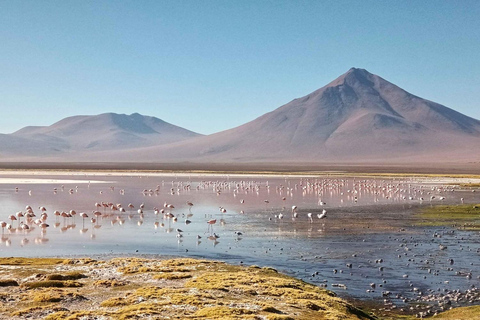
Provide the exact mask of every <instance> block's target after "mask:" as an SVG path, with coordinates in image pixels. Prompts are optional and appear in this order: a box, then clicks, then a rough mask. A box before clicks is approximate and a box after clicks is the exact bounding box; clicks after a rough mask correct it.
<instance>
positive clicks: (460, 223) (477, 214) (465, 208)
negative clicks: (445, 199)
mask: <svg viewBox="0 0 480 320" xmlns="http://www.w3.org/2000/svg"><path fill="white" fill-rule="evenodd" d="M416 218H417V219H418V222H417V225H421V226H456V227H457V228H461V229H467V230H468V229H470V230H475V229H478V228H480V204H463V205H441V206H433V207H427V208H422V209H421V210H420V211H419V213H418V214H417V215H416Z"/></svg>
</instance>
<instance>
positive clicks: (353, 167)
mask: <svg viewBox="0 0 480 320" xmlns="http://www.w3.org/2000/svg"><path fill="white" fill-rule="evenodd" d="M0 170H2V171H3V170H66V171H72V170H75V171H90V170H93V171H99V170H100V171H101V170H103V171H107V172H108V171H138V172H142V171H155V172H158V171H161V172H164V173H171V172H186V173H195V172H197V173H202V172H216V173H229V174H234V173H259V172H260V173H270V172H273V173H279V174H291V173H304V174H316V173H318V172H327V173H328V172H330V173H332V174H335V173H341V174H359V173H362V174H364V173H366V174H418V175H432V174H433V175H437V174H441V175H446V174H454V175H480V162H468V163H441V162H439V163H428V162H425V163H423V162H422V163H413V164H408V165H406V164H403V163H373V162H372V163H333V162H332V163H300V164H299V163H292V162H286V163H280V162H278V163H248V162H245V163H190V162H180V163H141V162H117V163H110V162H108V163H107V162H106V163H103V162H1V161H0Z"/></svg>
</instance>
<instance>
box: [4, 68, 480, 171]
mask: <svg viewBox="0 0 480 320" xmlns="http://www.w3.org/2000/svg"><path fill="white" fill-rule="evenodd" d="M24 145H25V146H26V145H28V146H30V147H27V148H24V147H23V146H24ZM112 150H113V151H114V152H112ZM2 159H20V161H23V160H24V159H27V160H28V161H92V162H97V161H98V162H99V161H101V162H109V161H112V162H133V163H135V162H145V163H147V162H148V163H276V164H279V163H290V164H292V163H294V164H302V163H303V164H305V163H308V164H315V163H352V164H355V163H366V162H367V163H405V164H407V163H411V162H424V163H428V162H431V161H433V162H437V163H438V162H459V161H460V162H462V161H463V162H466V161H469V162H477V163H480V121H478V120H476V119H473V118H470V117H468V116H465V115H463V114H461V113H459V112H456V111H454V110H452V109H450V108H447V107H445V106H442V105H440V104H438V103H435V102H432V101H429V100H425V99H422V98H420V97H417V96H415V95H412V94H410V93H408V92H406V91H405V90H403V89H401V88H399V87H398V86H396V85H394V84H392V83H390V82H388V81H386V80H384V79H382V78H381V77H379V76H377V75H374V74H371V73H369V72H368V71H366V70H364V69H357V68H352V69H350V70H349V71H348V72H346V73H345V74H343V75H341V76H340V77H338V78H337V79H335V80H334V81H332V82H330V83H329V84H327V85H326V86H324V87H322V88H320V89H318V90H316V91H314V92H312V93H310V94H308V95H306V96H304V97H302V98H298V99H295V100H293V101H291V102H289V103H287V104H285V105H283V106H281V107H279V108H277V109H276V110H273V111H271V112H269V113H266V114H264V115H262V116H260V117H258V118H257V119H255V120H253V121H250V122H248V123H246V124H244V125H241V126H239V127H236V128H233V129H229V130H225V131H222V132H218V133H215V134H212V135H208V136H201V135H199V134H196V133H194V132H191V131H188V130H186V129H182V128H179V127H176V126H174V125H171V124H168V123H166V122H164V121H162V120H160V119H157V118H153V117H146V116H142V115H139V114H132V115H129V116H128V115H119V114H113V113H107V114H101V115H98V116H75V117H70V118H66V119H64V120H61V121H59V122H57V123H55V124H53V125H51V126H48V127H26V128H23V129H21V130H19V131H17V132H15V133H13V134H11V135H0V161H1V160H2Z"/></svg>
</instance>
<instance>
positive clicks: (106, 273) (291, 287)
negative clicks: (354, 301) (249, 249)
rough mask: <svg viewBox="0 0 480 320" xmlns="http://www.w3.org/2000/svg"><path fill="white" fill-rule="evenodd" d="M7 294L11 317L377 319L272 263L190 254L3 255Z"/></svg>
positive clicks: (2, 293)
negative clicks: (102, 257) (168, 256)
mask: <svg viewBox="0 0 480 320" xmlns="http://www.w3.org/2000/svg"><path fill="white" fill-rule="evenodd" d="M0 300H1V301H2V306H1V307H0V318H9V319H25V318H31V319H40V318H43V319H141V318H150V319H269V320H273V319H374V318H372V317H371V316H369V315H368V314H366V313H364V312H363V311H361V310H359V309H357V308H355V307H353V306H352V305H350V304H349V303H347V302H345V301H343V300H342V299H340V298H337V297H335V294H334V293H332V292H330V291H328V290H324V289H321V288H319V287H316V286H314V285H310V284H308V283H305V282H303V281H300V280H297V279H294V278H291V277H288V276H285V275H282V274H280V273H278V272H277V271H275V270H273V269H271V268H259V267H255V266H250V267H242V266H232V265H228V264H225V263H222V262H216V261H205V260H195V259H185V258H182V259H170V260H154V259H141V258H115V259H111V260H108V261H96V260H92V259H74V260H62V259H24V258H0Z"/></svg>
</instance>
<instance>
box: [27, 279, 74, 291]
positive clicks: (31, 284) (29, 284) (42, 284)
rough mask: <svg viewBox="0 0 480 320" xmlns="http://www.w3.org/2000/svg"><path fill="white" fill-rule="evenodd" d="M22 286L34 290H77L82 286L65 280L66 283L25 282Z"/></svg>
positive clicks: (49, 281)
mask: <svg viewBox="0 0 480 320" xmlns="http://www.w3.org/2000/svg"><path fill="white" fill-rule="evenodd" d="M22 286H24V287H27V288H29V289H34V288H78V287H81V286H82V284H81V283H80V282H76V281H72V280H67V281H60V280H45V281H36V282H27V283H24V284H22Z"/></svg>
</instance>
